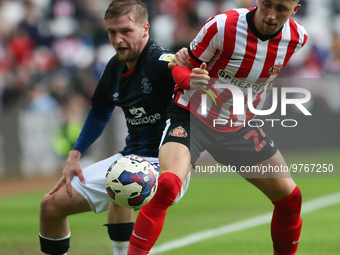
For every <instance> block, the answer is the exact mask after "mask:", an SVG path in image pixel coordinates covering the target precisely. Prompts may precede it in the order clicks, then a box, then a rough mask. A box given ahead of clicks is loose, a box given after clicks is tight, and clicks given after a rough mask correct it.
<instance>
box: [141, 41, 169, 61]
mask: <svg viewBox="0 0 340 255" xmlns="http://www.w3.org/2000/svg"><path fill="white" fill-rule="evenodd" d="M173 57H174V53H173V52H172V51H170V50H169V49H167V48H165V47H163V46H162V45H160V44H159V43H157V42H156V41H153V40H150V41H149V43H148V45H147V60H148V62H153V63H155V64H157V63H159V62H170V61H171V60H172V58H173Z"/></svg>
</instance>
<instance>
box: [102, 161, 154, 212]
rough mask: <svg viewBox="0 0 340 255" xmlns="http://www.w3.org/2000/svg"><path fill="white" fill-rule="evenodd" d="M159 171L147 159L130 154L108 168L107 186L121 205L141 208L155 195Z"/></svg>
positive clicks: (108, 190) (108, 191) (107, 189)
mask: <svg viewBox="0 0 340 255" xmlns="http://www.w3.org/2000/svg"><path fill="white" fill-rule="evenodd" d="M157 183H158V171H156V169H155V167H154V166H153V165H152V164H151V163H150V162H149V161H147V160H145V159H143V158H142V157H139V156H137V155H128V156H125V157H122V158H120V159H118V160H117V161H115V162H114V163H113V164H112V165H111V166H110V168H109V169H108V170H107V173H106V177H105V187H106V191H107V193H108V195H109V196H110V197H111V199H112V200H113V201H114V202H115V203H116V204H117V205H119V206H121V207H124V208H133V209H135V210H138V209H140V208H141V207H142V206H143V205H145V204H147V203H148V202H149V201H150V200H151V198H152V197H153V196H154V195H155V193H156V189H157Z"/></svg>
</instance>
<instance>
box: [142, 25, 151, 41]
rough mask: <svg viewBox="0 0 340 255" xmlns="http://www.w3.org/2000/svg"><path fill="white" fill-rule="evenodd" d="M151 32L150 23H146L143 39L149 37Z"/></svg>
mask: <svg viewBox="0 0 340 255" xmlns="http://www.w3.org/2000/svg"><path fill="white" fill-rule="evenodd" d="M149 30H150V24H149V22H145V23H144V25H143V38H145V37H147V36H148V35H149Z"/></svg>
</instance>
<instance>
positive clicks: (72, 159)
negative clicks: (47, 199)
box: [50, 151, 85, 196]
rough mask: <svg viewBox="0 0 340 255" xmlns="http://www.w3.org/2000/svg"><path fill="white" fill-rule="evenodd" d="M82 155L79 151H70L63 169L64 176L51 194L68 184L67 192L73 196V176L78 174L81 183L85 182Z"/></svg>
mask: <svg viewBox="0 0 340 255" xmlns="http://www.w3.org/2000/svg"><path fill="white" fill-rule="evenodd" d="M80 155H81V154H80V152H78V151H71V152H70V154H69V156H68V158H67V162H66V165H65V168H64V170H63V176H62V177H61V179H60V180H59V181H58V183H57V184H56V185H55V186H54V188H53V189H52V190H51V191H50V194H53V193H55V192H56V191H57V190H59V189H60V188H61V187H62V186H64V185H66V190H67V193H68V194H69V196H72V186H71V180H72V178H73V176H78V178H79V180H80V181H81V183H83V184H85V178H84V175H83V171H82V167H81V164H80V161H79V158H80Z"/></svg>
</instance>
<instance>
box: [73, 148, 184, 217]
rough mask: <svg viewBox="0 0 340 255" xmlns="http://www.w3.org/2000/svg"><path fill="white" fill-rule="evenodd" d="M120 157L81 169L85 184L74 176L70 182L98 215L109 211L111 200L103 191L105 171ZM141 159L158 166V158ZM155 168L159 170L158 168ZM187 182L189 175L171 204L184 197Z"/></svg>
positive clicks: (110, 158)
mask: <svg viewBox="0 0 340 255" xmlns="http://www.w3.org/2000/svg"><path fill="white" fill-rule="evenodd" d="M121 157H123V155H122V154H120V153H117V154H115V155H113V156H112V157H109V158H107V159H104V160H101V161H98V162H96V163H94V164H92V165H90V166H88V167H85V168H84V169H83V175H84V178H85V183H86V184H85V185H84V184H82V183H81V182H80V180H79V178H78V176H75V177H74V178H73V179H72V181H71V185H72V187H73V188H74V189H75V190H76V191H77V192H78V193H79V194H80V195H82V196H83V197H84V198H85V199H86V200H87V202H88V203H89V205H90V206H91V210H92V211H94V212H95V213H100V212H103V211H106V210H108V209H109V205H110V201H111V198H110V197H109V195H108V194H107V192H106V189H105V176H106V172H107V170H108V169H109V167H110V166H111V165H112V163H113V162H114V161H116V160H118V159H120V158H121ZM143 158H145V159H146V160H147V161H149V162H150V163H151V164H154V165H156V166H159V161H158V158H153V157H143ZM155 168H156V169H158V170H159V167H155ZM189 182H190V173H189V174H188V176H187V177H186V179H185V180H184V181H183V183H182V188H181V190H180V192H179V193H178V195H177V198H176V200H175V201H174V203H173V204H175V203H177V202H178V201H179V200H180V199H181V198H182V197H183V196H184V194H185V192H186V191H187V190H188V187H189Z"/></svg>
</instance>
